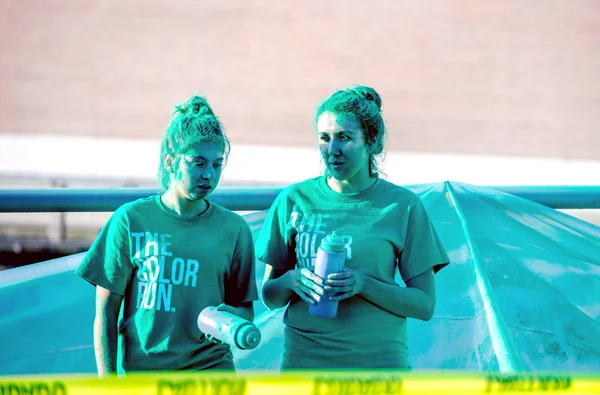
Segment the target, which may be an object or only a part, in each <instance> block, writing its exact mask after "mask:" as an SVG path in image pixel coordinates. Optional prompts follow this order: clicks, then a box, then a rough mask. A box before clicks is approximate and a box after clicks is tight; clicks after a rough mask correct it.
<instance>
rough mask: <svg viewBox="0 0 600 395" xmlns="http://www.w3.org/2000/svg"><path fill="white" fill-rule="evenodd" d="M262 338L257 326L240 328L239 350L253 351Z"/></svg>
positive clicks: (238, 337)
mask: <svg viewBox="0 0 600 395" xmlns="http://www.w3.org/2000/svg"><path fill="white" fill-rule="evenodd" d="M261 338H262V336H261V333H260V329H258V328H257V327H256V326H255V325H251V324H249V325H244V326H243V327H242V328H240V331H239V332H238V336H237V339H236V341H237V343H238V346H239V348H241V349H243V350H251V349H253V348H256V346H258V344H259V343H260V340H261Z"/></svg>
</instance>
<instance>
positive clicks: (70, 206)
mask: <svg viewBox="0 0 600 395" xmlns="http://www.w3.org/2000/svg"><path fill="white" fill-rule="evenodd" d="M486 188H488V189H494V190H497V191H500V192H504V193H509V194H512V195H515V196H519V197H522V198H525V199H528V200H531V201H534V202H537V203H540V204H543V205H545V206H548V207H551V208H555V209H600V186H491V187H486ZM282 189H283V187H221V188H219V189H217V190H216V191H215V192H214V193H213V194H211V195H210V196H209V200H211V201H213V202H215V203H217V204H219V205H221V206H223V207H226V208H228V209H230V210H234V211H257V210H266V209H268V208H269V207H270V206H271V204H272V203H273V201H274V200H275V198H276V197H277V195H278V194H279V193H280V192H281V190H282ZM158 192H159V190H158V189H153V188H30V189H16V188H15V189H12V188H4V189H0V212H4V213H9V212H10V213H15V212H21V213H24V212H30V213H33V212H55V213H56V212H109V211H114V210H116V209H117V208H118V207H119V206H121V205H122V204H124V203H127V202H130V201H133V200H136V199H138V198H143V197H148V196H151V195H154V194H156V193H158Z"/></svg>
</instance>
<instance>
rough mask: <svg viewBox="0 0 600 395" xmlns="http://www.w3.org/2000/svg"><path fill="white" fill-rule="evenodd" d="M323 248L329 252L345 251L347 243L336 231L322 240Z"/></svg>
mask: <svg viewBox="0 0 600 395" xmlns="http://www.w3.org/2000/svg"><path fill="white" fill-rule="evenodd" d="M321 249H322V250H324V251H327V252H344V251H345V249H346V243H345V242H344V239H343V238H342V237H340V236H339V235H338V234H337V233H336V232H335V231H333V233H332V234H330V235H327V236H326V237H325V238H324V239H323V240H321Z"/></svg>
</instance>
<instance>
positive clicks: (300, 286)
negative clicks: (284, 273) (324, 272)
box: [288, 268, 325, 304]
mask: <svg viewBox="0 0 600 395" xmlns="http://www.w3.org/2000/svg"><path fill="white" fill-rule="evenodd" d="M288 275H289V276H290V283H291V284H290V289H291V290H292V291H294V292H295V293H296V294H298V296H300V297H301V298H302V299H303V300H304V301H305V302H307V303H310V304H315V303H316V302H319V301H320V300H321V298H322V297H323V294H324V293H325V289H324V287H325V283H324V281H323V279H322V278H321V277H319V276H317V275H316V274H315V273H313V272H311V271H310V269H307V268H302V269H294V270H290V271H289V272H288Z"/></svg>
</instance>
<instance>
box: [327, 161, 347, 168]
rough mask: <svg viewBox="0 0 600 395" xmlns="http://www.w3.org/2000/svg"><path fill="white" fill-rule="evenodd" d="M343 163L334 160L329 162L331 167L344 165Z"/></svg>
mask: <svg viewBox="0 0 600 395" xmlns="http://www.w3.org/2000/svg"><path fill="white" fill-rule="evenodd" d="M344 163H346V162H340V161H334V162H331V163H329V165H330V166H331V167H333V168H334V169H339V168H340V167H342V166H343V165H344Z"/></svg>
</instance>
